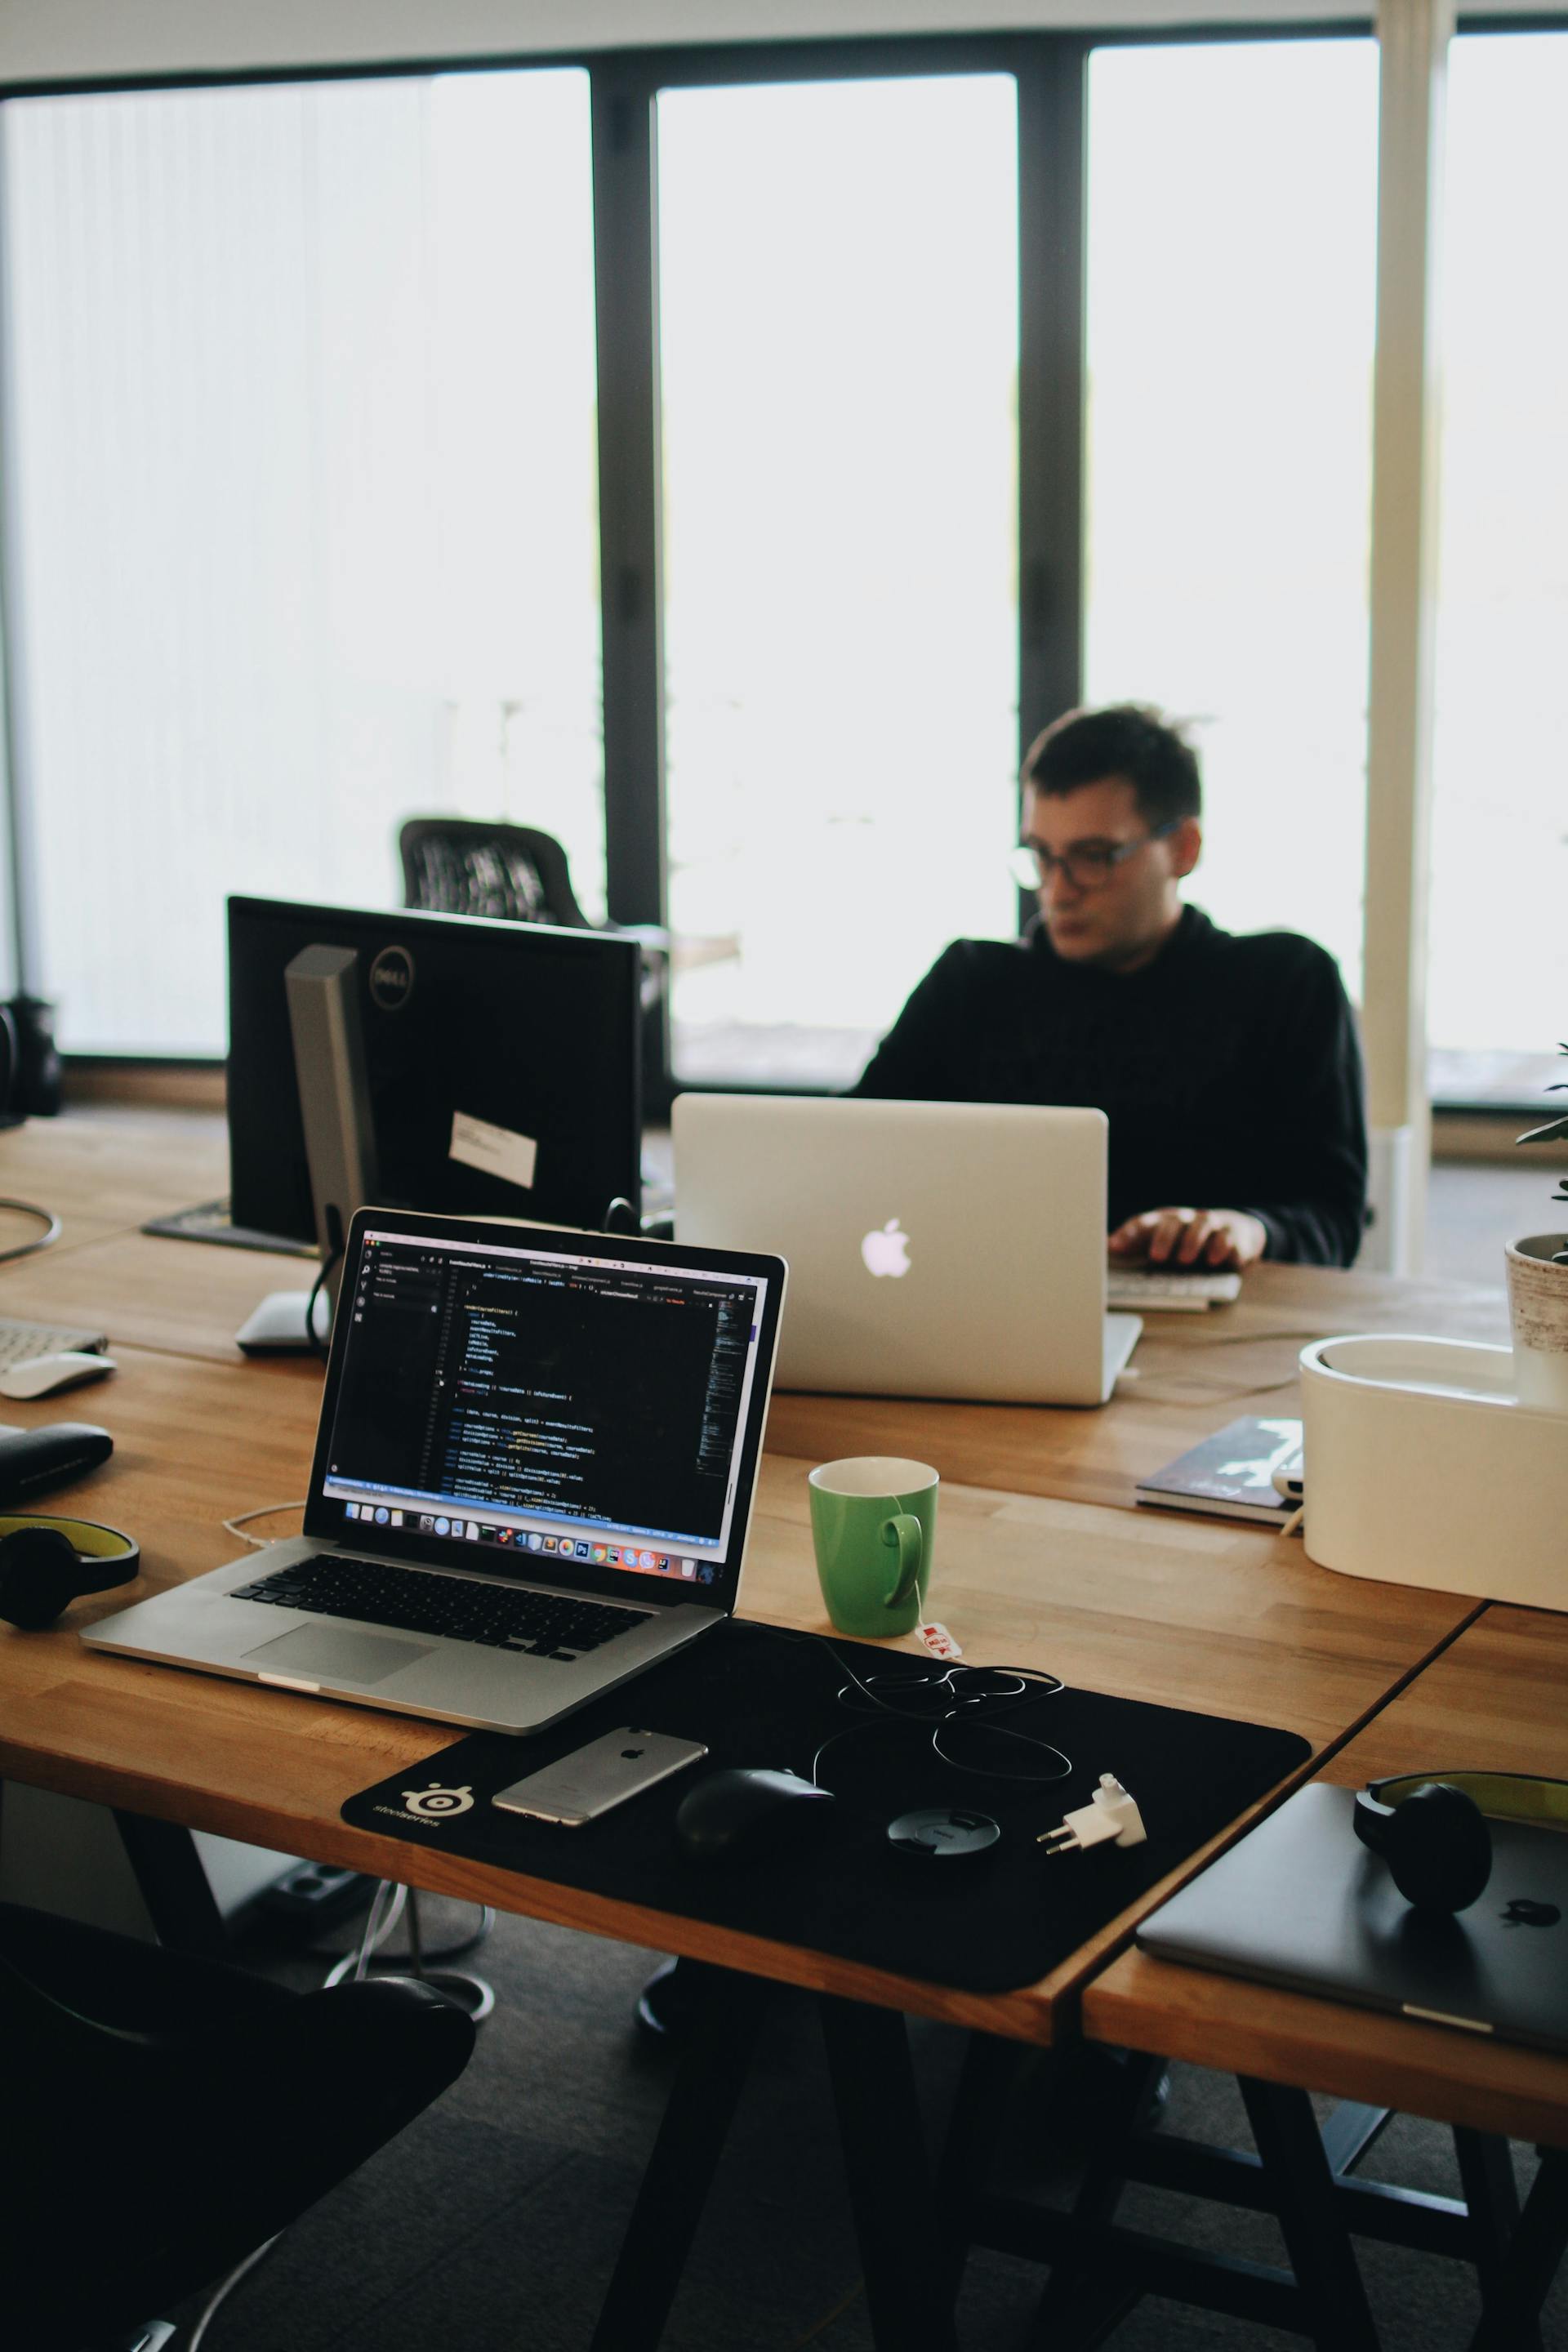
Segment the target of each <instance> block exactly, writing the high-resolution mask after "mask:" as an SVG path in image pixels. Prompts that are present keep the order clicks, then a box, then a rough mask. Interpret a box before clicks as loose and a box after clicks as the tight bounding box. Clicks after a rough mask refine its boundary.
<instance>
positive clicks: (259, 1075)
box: [228, 898, 642, 1241]
mask: <svg viewBox="0 0 1568 2352" xmlns="http://www.w3.org/2000/svg"><path fill="white" fill-rule="evenodd" d="M310 948H335V949H342V950H350V951H352V953H353V959H354V961H353V971H352V974H351V976H350V982H349V984H350V986H351V987H352V990H353V997H354V1001H355V1003H357V1009H358V1014H359V1028H360V1034H361V1037H362V1039H363V1065H364V1076H365V1081H366V1086H367V1091H368V1100H369V1110H370V1124H371V1143H372V1148H373V1150H374V1162H375V1166H376V1170H377V1200H378V1202H379V1203H380V1204H381V1205H383V1206H386V1207H404V1208H417V1209H423V1210H428V1211H431V1212H434V1213H446V1214H447V1215H452V1216H485V1217H521V1218H529V1219H532V1220H534V1221H536V1222H538V1223H546V1224H552V1223H554V1224H568V1225H586V1226H593V1227H598V1226H601V1225H602V1224H603V1223H604V1220H605V1211H606V1209H607V1208H608V1206H609V1204H610V1202H612V1201H613V1200H615V1199H616V1198H617V1197H619V1198H621V1199H624V1200H626V1201H627V1202H630V1204H631V1206H632V1208H633V1210H634V1211H635V1210H637V1208H638V1207H639V1206H640V1166H641V1158H640V1155H641V1141H642V1135H641V1130H642V1118H641V1103H640V1096H639V1060H638V1056H639V1041H640V1034H641V1032H640V1023H641V976H642V959H641V951H640V950H639V948H638V946H637V942H636V940H630V939H620V938H617V937H616V936H615V935H614V934H613V933H606V932H603V931H579V930H568V929H558V928H556V927H554V926H552V925H548V924H541V923H511V922H491V921H488V920H486V919H482V918H479V917H477V916H468V915H426V914H416V913H412V912H406V911H405V912H399V913H396V914H376V913H374V912H369V911H366V910H363V909H360V908H343V907H303V906H295V905H292V904H290V903H289V902H287V901H284V900H278V899H270V898H230V900H229V902H228V1038H229V1050H228V1143H229V1200H230V1208H229V1213H230V1215H231V1217H232V1219H233V1222H234V1223H235V1224H236V1225H240V1226H248V1227H251V1228H252V1229H254V1230H256V1231H258V1232H260V1233H264V1234H277V1235H278V1236H279V1238H280V1239H288V1240H294V1241H313V1240H314V1239H315V1238H316V1219H315V1213H314V1209H313V1206H312V1200H311V1190H310V1166H309V1162H308V1160H307V1157H306V1149H305V1135H304V1128H303V1124H302V1121H301V1118H300V1093H299V1085H298V1080H297V1076H296V1070H295V1061H294V1045H293V1037H292V1033H291V1029H290V1024H289V1002H288V991H287V986H286V983H285V979H284V974H285V972H286V971H287V970H288V968H289V964H290V963H291V962H293V961H294V959H295V958H296V957H297V956H299V955H300V953H301V951H302V950H306V949H310Z"/></svg>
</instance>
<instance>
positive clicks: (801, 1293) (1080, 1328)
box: [671, 1094, 1142, 1405]
mask: <svg viewBox="0 0 1568 2352" xmlns="http://www.w3.org/2000/svg"><path fill="white" fill-rule="evenodd" d="M671 1125H672V1129H673V1132H674V1139H675V1229H676V1232H677V1233H678V1234H679V1235H680V1237H681V1239H682V1240H683V1241H690V1242H692V1243H694V1244H715V1245H722V1246H723V1247H725V1248H729V1249H761V1248H767V1249H777V1250H780V1251H782V1253H783V1254H784V1256H785V1257H787V1259H788V1260H789V1266H790V1319H789V1326H788V1328H787V1329H786V1331H785V1333H784V1341H783V1346H782V1352H781V1358H780V1363H779V1373H778V1377H779V1381H780V1384H781V1386H783V1387H785V1388H797V1389H826V1390H835V1391H840V1392H842V1393H847V1394H852V1395H873V1396H916V1397H963V1398H974V1399H989V1400H992V1401H994V1402H1003V1401H1010V1402H1016V1403H1021V1404H1080V1405H1094V1404H1103V1403H1104V1402H1105V1400H1106V1398H1107V1397H1108V1396H1109V1395H1110V1391H1111V1389H1112V1387H1113V1385H1114V1384H1115V1381H1116V1376H1117V1373H1118V1372H1119V1371H1120V1370H1121V1367H1122V1366H1123V1364H1125V1362H1126V1361H1127V1359H1128V1357H1129V1355H1130V1354H1131V1350H1132V1347H1133V1343H1134V1342H1135V1340H1136V1339H1137V1337H1138V1334H1139V1331H1140V1329H1141V1328H1142V1326H1141V1324H1140V1322H1139V1319H1138V1318H1137V1317H1136V1316H1135V1315H1108V1314H1107V1313H1106V1308H1105V1284H1106V1265H1105V1223H1106V1155H1107V1138H1108V1134H1109V1128H1108V1124H1107V1121H1106V1118H1105V1114H1104V1113H1103V1111H1098V1110H1079V1109H1070V1110H1057V1109H1038V1108H1035V1107H1033V1106H1027V1105H1019V1104H990V1103H932V1102H862V1101H859V1100H858V1099H853V1098H841V1097H830V1098H826V1099H825V1098H821V1097H818V1098H815V1099H814V1098H809V1097H798V1096H779V1095H774V1096H752V1095H707V1094H704V1095H681V1096H679V1097H678V1098H677V1100H676V1103H675V1107H674V1111H673V1115H672V1119H671Z"/></svg>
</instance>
